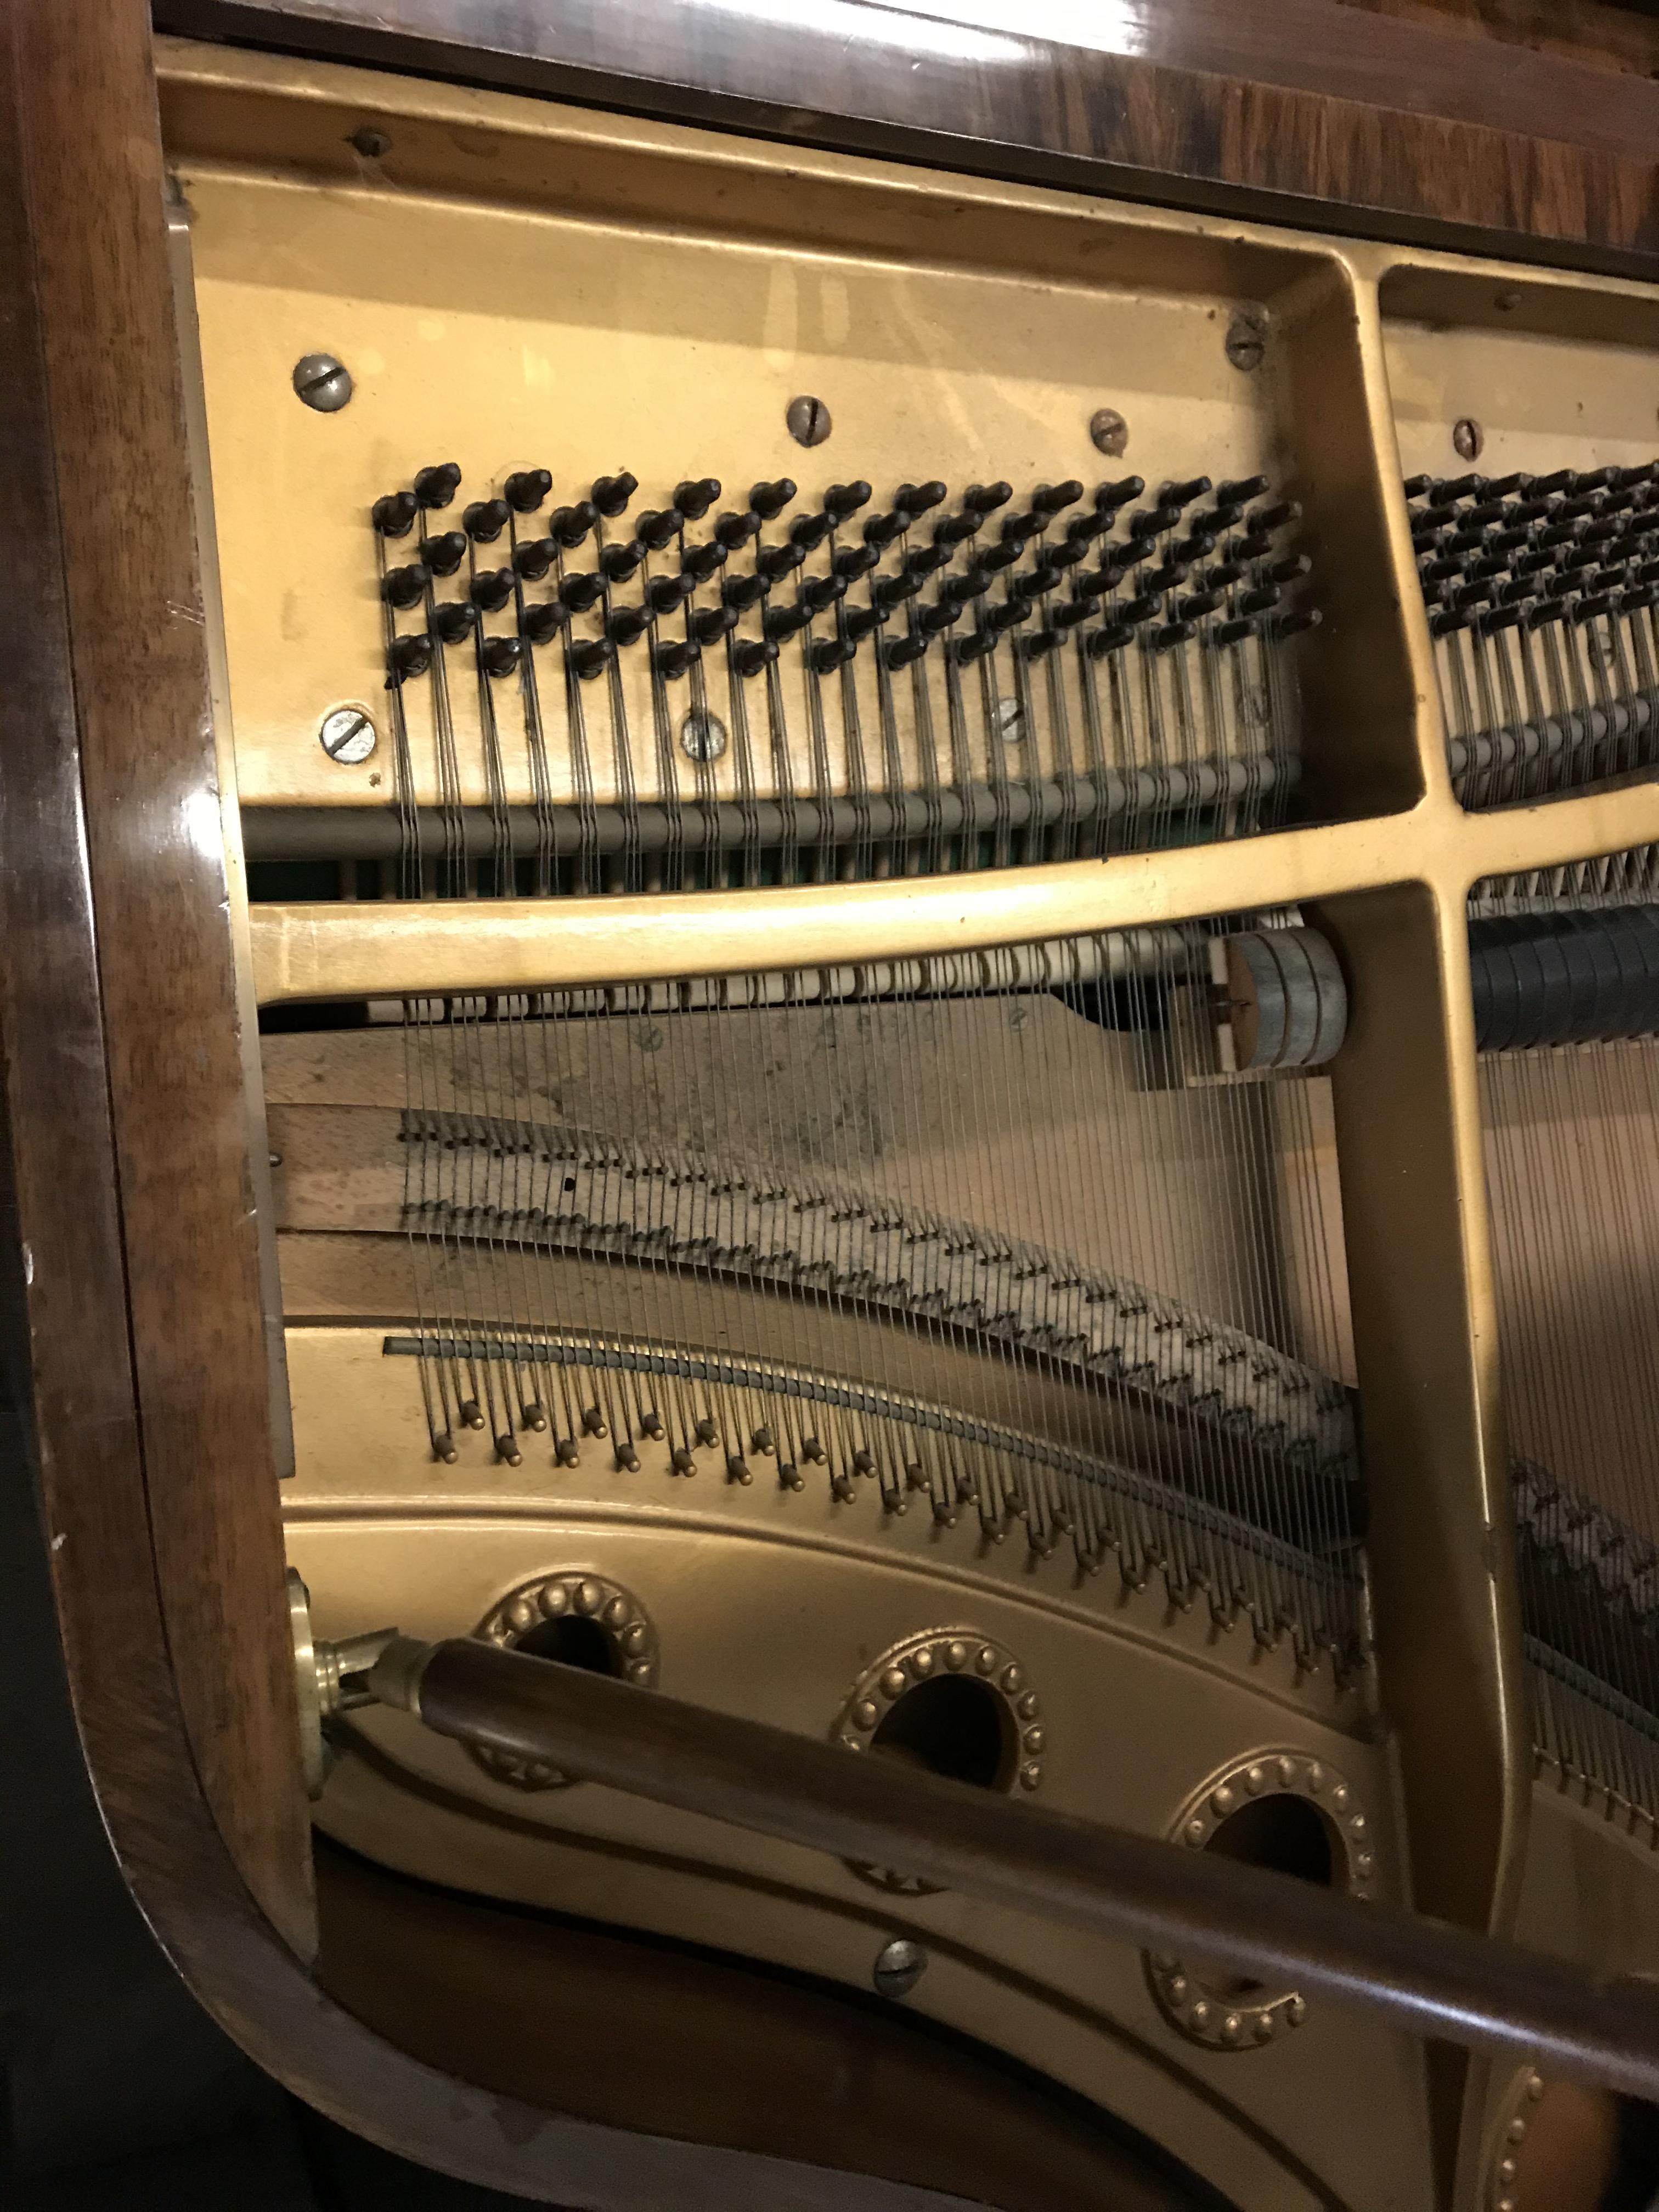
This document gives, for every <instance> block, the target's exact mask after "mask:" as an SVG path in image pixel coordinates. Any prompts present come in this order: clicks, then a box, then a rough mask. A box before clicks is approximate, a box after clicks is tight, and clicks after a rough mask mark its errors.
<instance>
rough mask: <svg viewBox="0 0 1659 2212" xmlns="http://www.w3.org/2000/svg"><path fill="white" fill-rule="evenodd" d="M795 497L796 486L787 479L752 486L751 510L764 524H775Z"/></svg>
mask: <svg viewBox="0 0 1659 2212" xmlns="http://www.w3.org/2000/svg"><path fill="white" fill-rule="evenodd" d="M794 496H795V486H794V484H793V482H792V481H791V480H790V478H789V477H779V478H778V479H777V482H776V483H757V484H750V487H749V508H750V513H752V514H757V515H759V517H760V519H761V520H762V521H763V522H774V521H775V520H777V518H778V516H779V515H781V513H783V510H784V508H785V507H787V506H788V504H789V502H790V501H791V500H792V499H793V497H794Z"/></svg>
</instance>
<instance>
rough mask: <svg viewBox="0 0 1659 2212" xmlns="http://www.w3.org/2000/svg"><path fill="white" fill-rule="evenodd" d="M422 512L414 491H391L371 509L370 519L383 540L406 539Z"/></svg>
mask: <svg viewBox="0 0 1659 2212" xmlns="http://www.w3.org/2000/svg"><path fill="white" fill-rule="evenodd" d="M420 511H421V503H420V501H418V500H417V499H416V496H415V495H414V493H413V492H412V491H389V492H387V493H386V496H385V497H384V498H383V499H377V500H376V501H375V502H374V506H373V507H370V509H369V511H368V512H369V519H370V520H371V521H372V522H373V523H374V527H375V529H376V530H377V531H378V532H380V536H381V537H382V538H406V537H407V536H408V535H409V532H410V527H411V526H412V525H413V523H414V520H415V518H416V515H417V514H418V513H420Z"/></svg>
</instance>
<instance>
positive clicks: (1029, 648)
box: [1018, 623, 1061, 660]
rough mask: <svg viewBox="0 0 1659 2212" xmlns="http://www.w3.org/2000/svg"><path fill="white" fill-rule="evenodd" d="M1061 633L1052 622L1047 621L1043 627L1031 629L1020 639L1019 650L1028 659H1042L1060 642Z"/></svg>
mask: <svg viewBox="0 0 1659 2212" xmlns="http://www.w3.org/2000/svg"><path fill="white" fill-rule="evenodd" d="M1060 635H1061V634H1060V631H1059V630H1057V629H1055V628H1054V624H1053V623H1044V625H1043V627H1042V629H1034V630H1031V631H1030V632H1028V633H1027V634H1026V635H1024V636H1023V637H1021V638H1020V639H1019V640H1018V647H1019V650H1020V652H1021V653H1023V654H1024V657H1025V659H1027V660H1042V659H1044V658H1045V656H1046V655H1048V653H1052V652H1053V651H1054V647H1056V646H1057V645H1058V644H1059V643H1060Z"/></svg>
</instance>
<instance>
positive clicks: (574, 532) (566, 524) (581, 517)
mask: <svg viewBox="0 0 1659 2212" xmlns="http://www.w3.org/2000/svg"><path fill="white" fill-rule="evenodd" d="M597 520H599V509H598V508H597V507H595V506H594V505H593V504H592V501H590V500H586V499H582V500H578V501H577V502H576V504H575V506H574V507H555V508H554V510H553V512H552V513H551V514H550V516H549V517H548V528H549V529H550V531H551V532H552V534H553V536H554V537H555V538H557V539H558V541H559V543H560V544H561V545H562V546H563V547H564V549H565V550H566V552H567V553H568V552H569V551H570V550H572V548H573V547H574V546H577V545H580V544H581V542H582V540H583V538H586V535H587V533H588V532H589V531H590V530H591V529H592V527H593V525H594V523H595V522H596V521H597Z"/></svg>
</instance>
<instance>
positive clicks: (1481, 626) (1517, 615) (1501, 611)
mask: <svg viewBox="0 0 1659 2212" xmlns="http://www.w3.org/2000/svg"><path fill="white" fill-rule="evenodd" d="M1521 619H1522V609H1521V608H1519V607H1516V606H1501V607H1488V608H1487V609H1486V612H1485V613H1484V614H1481V615H1477V616H1476V617H1475V622H1474V627H1475V628H1476V629H1478V630H1479V631H1480V635H1481V636H1482V637H1492V636H1493V635H1496V633H1497V632H1498V631H1499V630H1504V629H1514V628H1515V627H1516V624H1517V623H1519V622H1520V621H1521ZM1273 634H1274V635H1275V636H1277V635H1279V631H1278V630H1277V629H1275V630H1274V633H1273Z"/></svg>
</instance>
